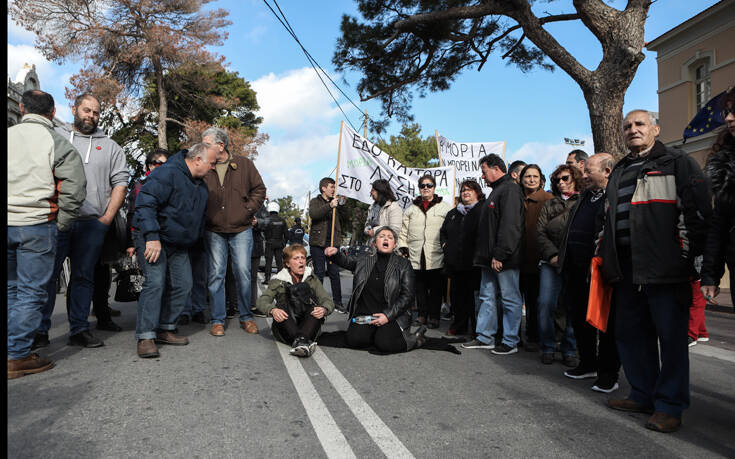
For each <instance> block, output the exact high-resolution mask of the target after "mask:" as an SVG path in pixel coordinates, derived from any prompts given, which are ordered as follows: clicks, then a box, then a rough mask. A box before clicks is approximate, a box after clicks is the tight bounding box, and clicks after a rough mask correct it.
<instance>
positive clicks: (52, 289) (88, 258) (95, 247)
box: [38, 218, 110, 335]
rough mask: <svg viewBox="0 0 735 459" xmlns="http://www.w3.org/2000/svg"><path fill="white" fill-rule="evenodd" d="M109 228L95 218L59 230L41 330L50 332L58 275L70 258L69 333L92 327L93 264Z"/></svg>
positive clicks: (95, 262) (40, 331)
mask: <svg viewBox="0 0 735 459" xmlns="http://www.w3.org/2000/svg"><path fill="white" fill-rule="evenodd" d="M109 228H110V227H109V226H107V225H104V224H102V223H100V221H99V220H97V219H96V218H92V219H87V220H77V221H75V222H74V223H73V224H72V227H71V230H69V231H59V232H58V233H57V236H56V241H57V245H56V260H55V262H54V272H53V274H52V275H51V280H49V281H48V282H47V283H46V291H47V292H48V293H47V294H48V297H47V299H46V305H45V307H44V308H43V319H42V320H41V326H40V327H39V329H38V332H39V333H44V334H48V331H49V329H50V328H51V314H52V313H53V312H54V305H55V304H56V279H58V277H59V273H60V272H61V267H62V265H63V264H64V259H66V257H69V260H70V261H71V279H70V287H69V292H68V293H67V295H69V299H70V300H69V304H70V306H69V334H70V335H76V334H77V333H81V332H83V331H87V330H89V321H88V320H87V318H88V317H89V307H90V305H91V304H92V295H93V294H94V267H95V265H96V264H97V260H99V258H100V253H102V245H103V244H104V242H105V235H106V234H107V230H108V229H109Z"/></svg>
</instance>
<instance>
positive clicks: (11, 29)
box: [8, 16, 36, 43]
mask: <svg viewBox="0 0 735 459" xmlns="http://www.w3.org/2000/svg"><path fill="white" fill-rule="evenodd" d="M35 39H36V34H34V33H33V32H31V31H29V30H26V29H24V28H23V27H21V26H19V25H18V24H16V23H15V21H13V20H12V19H10V16H8V40H9V41H15V42H21V43H33V41H34V40H35Z"/></svg>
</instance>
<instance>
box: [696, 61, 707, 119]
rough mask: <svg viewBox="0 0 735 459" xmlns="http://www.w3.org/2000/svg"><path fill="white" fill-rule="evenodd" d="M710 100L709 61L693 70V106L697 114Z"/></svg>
mask: <svg viewBox="0 0 735 459" xmlns="http://www.w3.org/2000/svg"><path fill="white" fill-rule="evenodd" d="M709 99H710V77H709V60H706V61H704V62H702V63H701V64H699V65H697V66H696V67H695V69H694V105H695V110H696V111H697V112H698V111H699V110H701V109H702V107H704V104H706V103H707V102H708V101H709Z"/></svg>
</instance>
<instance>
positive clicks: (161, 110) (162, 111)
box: [153, 59, 168, 150]
mask: <svg viewBox="0 0 735 459" xmlns="http://www.w3.org/2000/svg"><path fill="white" fill-rule="evenodd" d="M153 69H154V71H155V72H156V85H157V86H158V146H159V148H163V149H164V150H168V138H167V137H166V118H167V117H168V100H167V99H166V88H165V87H164V84H163V68H162V67H161V61H159V60H158V59H154V60H153Z"/></svg>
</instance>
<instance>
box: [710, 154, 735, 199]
mask: <svg viewBox="0 0 735 459" xmlns="http://www.w3.org/2000/svg"><path fill="white" fill-rule="evenodd" d="M704 172H705V174H707V176H708V177H709V178H710V181H711V183H712V195H713V196H714V198H715V201H716V202H717V203H718V204H719V205H721V206H725V207H726V208H730V209H732V208H735V150H732V149H722V150H720V151H718V152H715V153H713V154H712V155H711V156H710V157H709V158H708V159H707V165H706V166H705V169H704Z"/></svg>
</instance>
